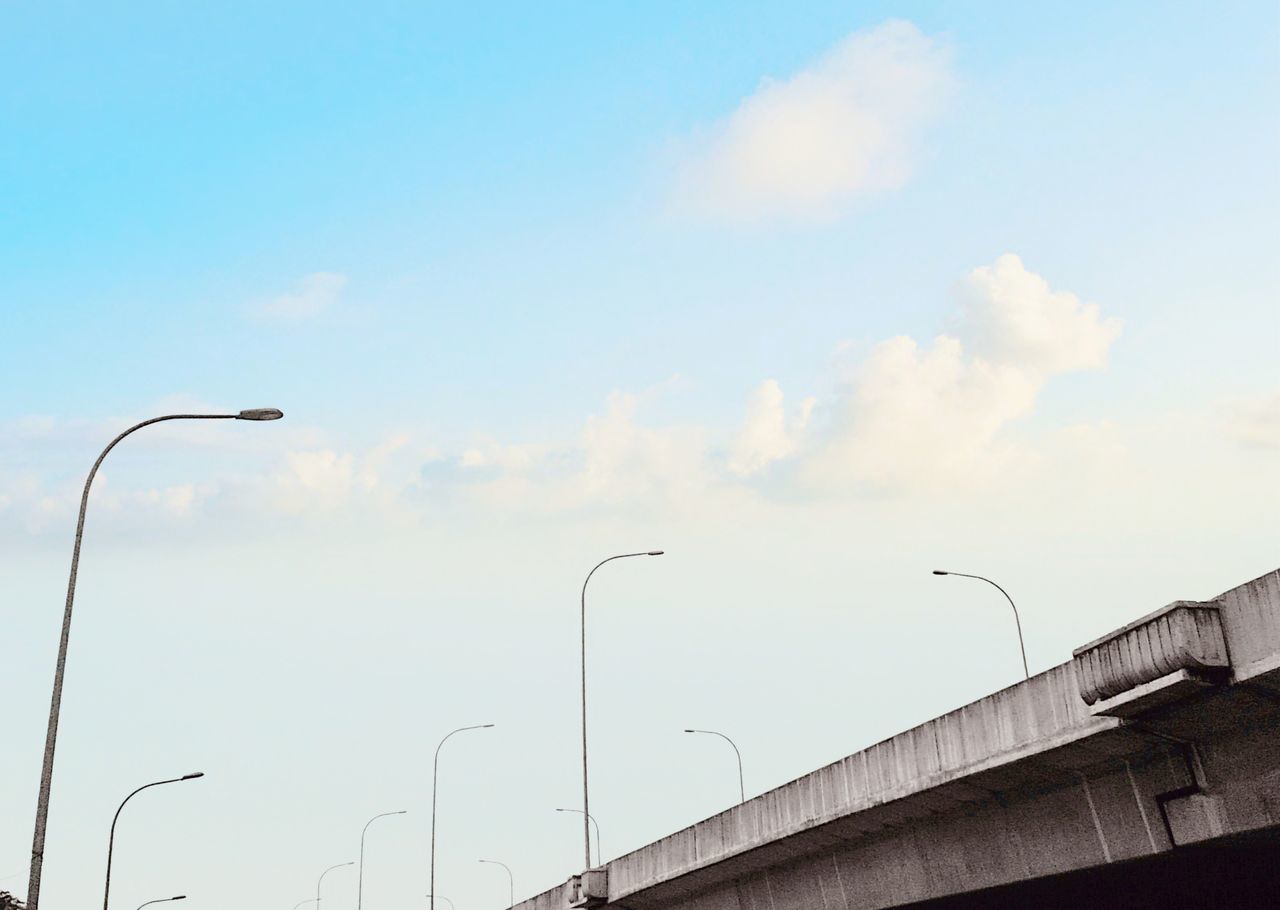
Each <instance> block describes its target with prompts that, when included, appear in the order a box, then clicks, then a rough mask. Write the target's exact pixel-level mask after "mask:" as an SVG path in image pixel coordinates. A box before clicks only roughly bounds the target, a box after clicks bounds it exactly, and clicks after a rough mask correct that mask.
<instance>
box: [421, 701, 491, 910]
mask: <svg viewBox="0 0 1280 910" xmlns="http://www.w3.org/2000/svg"><path fill="white" fill-rule="evenodd" d="M492 726H493V724H472V725H471V726H469V727H459V728H458V729H456V730H454V731H452V732H450V733H446V734H445V737H444V739H442V740H440V743H439V745H437V746H436V757H435V758H434V759H433V760H432V762H431V893H430V894H428V895H427V897H429V898H431V910H436V899H435V891H436V780H437V778H438V776H439V771H440V749H441V747H442V746H444V744H445V743H446V742H448V740H449V737H450V736H453V735H454V734H456V733H462V732H464V731H466V730H488V729H489V728H490V727H492Z"/></svg>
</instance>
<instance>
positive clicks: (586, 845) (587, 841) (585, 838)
mask: <svg viewBox="0 0 1280 910" xmlns="http://www.w3.org/2000/svg"><path fill="white" fill-rule="evenodd" d="M663 552H664V551H663V550H644V551H642V552H640V553H619V554H618V555H617V556H610V557H609V558H608V559H602V560H600V561H599V562H598V563H596V565H595V568H593V569H592V570H591V571H590V572H588V573H587V577H586V580H585V581H583V582H582V814H583V815H584V816H585V818H583V819H582V844H583V852H584V854H585V856H586V863H587V868H588V869H590V868H591V828H590V827H589V825H588V821H587V819H589V818H590V817H591V814H590V813H591V803H590V797H589V795H588V789H587V585H588V584H589V583H590V582H591V576H592V575H595V574H596V569H599V568H600V567H601V566H602V565H604V564H605V563H607V562H613V561H614V560H615V559H630V558H631V557H632V556H661V555H662V554H663ZM598 842H599V838H598V837H597V843H598Z"/></svg>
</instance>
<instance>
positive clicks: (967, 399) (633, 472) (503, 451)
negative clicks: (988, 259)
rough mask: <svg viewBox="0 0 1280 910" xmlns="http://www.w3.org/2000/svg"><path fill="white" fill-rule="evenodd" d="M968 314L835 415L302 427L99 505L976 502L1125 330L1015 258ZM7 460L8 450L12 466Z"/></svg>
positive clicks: (18, 501) (894, 355) (883, 369)
mask: <svg viewBox="0 0 1280 910" xmlns="http://www.w3.org/2000/svg"><path fill="white" fill-rule="evenodd" d="M961 303H962V305H961V308H960V316H959V318H958V320H957V327H958V328H957V331H956V333H955V334H954V335H951V334H943V335H939V336H938V337H936V338H934V339H933V340H932V341H930V342H925V343H922V342H919V341H917V340H915V339H913V338H909V337H906V336H898V337H893V338H889V339H887V340H885V341H882V342H881V343H879V344H878V345H875V346H874V347H873V348H872V349H871V350H870V352H869V353H868V354H867V355H866V356H865V358H863V360H862V362H861V363H860V364H858V365H857V368H856V370H854V371H853V372H852V373H850V374H849V378H848V380H847V382H845V384H844V385H843V386H841V387H839V388H838V389H837V391H836V392H834V393H832V394H830V395H827V396H824V397H823V398H822V399H821V400H818V399H814V398H805V399H803V400H800V401H799V402H798V403H797V404H795V405H789V404H788V402H787V399H786V397H785V396H784V393H783V390H782V388H781V386H780V385H779V384H778V382H777V381H776V380H773V379H767V380H765V381H763V382H761V383H760V384H759V385H758V386H757V387H756V388H755V389H754V390H753V391H752V392H751V394H750V395H749V398H748V401H747V403H746V415H745V419H744V420H743V421H742V423H741V424H740V425H739V426H738V427H737V428H736V429H734V430H722V429H719V428H717V427H712V426H696V425H695V426H689V425H671V424H663V423H662V422H661V421H657V422H655V421H654V420H653V419H652V418H649V419H642V418H644V417H648V414H647V412H648V411H649V409H650V408H651V405H652V403H653V401H652V399H653V398H654V397H655V392H656V391H658V390H650V391H649V392H647V393H644V394H640V395H635V394H625V393H621V392H615V393H614V394H612V395H611V396H609V398H608V400H607V402H606V403H605V406H604V407H603V408H602V409H601V410H600V411H599V412H598V413H596V414H593V415H591V416H589V417H587V418H586V419H585V420H584V422H583V424H582V427H581V430H580V432H579V433H578V434H576V435H574V436H569V437H564V438H559V439H551V440H546V441H537V442H529V441H520V440H515V441H510V440H495V439H487V440H482V441H478V442H476V443H475V444H472V445H469V446H459V447H457V448H455V449H454V450H453V451H452V452H441V451H439V450H436V449H431V448H429V447H428V446H426V445H424V444H423V443H422V442H421V441H419V442H417V443H413V441H412V437H411V436H410V435H408V434H399V435H396V436H392V437H390V438H388V439H386V440H385V441H384V442H382V443H381V444H380V445H378V446H376V447H374V448H372V449H369V450H365V451H356V452H350V451H344V450H342V449H341V448H336V447H334V445H333V444H332V442H326V441H324V440H323V439H320V438H317V437H316V435H315V434H313V433H308V432H307V431H306V430H305V428H301V429H298V430H295V431H294V435H291V436H286V437H284V439H286V440H287V443H286V445H285V446H284V447H283V448H284V450H285V453H286V454H284V455H283V456H277V457H278V458H279V461H277V468H276V470H275V472H274V473H272V472H271V471H270V470H269V469H268V470H267V471H264V472H262V473H255V472H250V475H248V476H246V475H241V476H239V477H235V476H224V477H222V478H221V479H219V478H218V475H217V473H216V471H215V470H209V471H205V470H203V469H202V470H200V471H199V472H197V473H198V475H199V476H201V477H207V478H209V484H208V486H207V487H201V488H194V487H191V486H190V485H185V484H175V485H173V486H171V487H165V488H157V489H153V490H144V491H142V492H129V491H127V490H122V491H121V492H117V491H116V490H115V489H114V487H113V485H112V484H110V483H109V482H108V481H109V478H107V477H104V478H102V479H101V483H100V485H99V486H98V487H97V488H96V495H95V500H96V501H98V502H99V506H100V507H101V508H103V509H104V510H105V511H107V512H112V511H115V512H121V513H129V514H132V513H133V512H134V511H144V512H147V513H150V516H151V518H149V519H148V520H153V519H154V518H155V517H157V515H158V516H160V517H164V518H166V519H168V520H174V521H177V520H184V519H188V518H190V517H191V516H192V515H193V514H199V515H200V516H202V517H203V518H205V519H212V518H216V517H219V516H222V515H230V514H232V513H236V514H243V513H244V512H245V511H252V510H260V509H262V507H263V504H266V505H267V506H268V507H269V510H270V511H274V512H275V513H277V514H278V515H279V516H281V517H282V519H287V517H288V516H290V515H299V514H302V515H306V516H309V517H314V516H316V515H319V514H323V513H332V514H334V515H335V516H340V517H341V518H342V520H346V517H348V516H352V515H358V514H363V515H367V516H369V517H371V518H372V519H374V520H377V521H382V520H384V519H385V518H387V517H403V518H406V519H408V520H414V516H415V515H421V514H423V512H424V509H423V506H424V504H429V507H428V508H429V509H435V508H436V507H438V506H440V505H442V504H447V505H449V506H451V507H453V506H456V507H459V508H468V507H471V506H475V507H480V508H497V509H514V510H526V511H530V512H533V513H542V514H553V513H570V512H579V511H581V512H590V511H594V510H601V509H607V510H611V511H613V510H619V509H623V508H644V509H667V510H670V511H673V512H677V513H678V512H679V511H681V510H687V509H694V508H703V507H707V506H708V504H709V503H716V504H719V505H725V504H730V503H735V502H744V501H747V500H749V499H757V498H759V497H764V498H771V497H774V496H783V497H790V496H796V495H817V496H821V497H828V496H832V495H838V494H841V493H848V492H853V493H867V492H875V493H880V492H905V493H912V492H926V493H927V492H934V491H936V490H938V489H940V488H951V489H975V488H980V487H981V486H982V485H983V484H984V483H985V482H988V481H991V480H994V479H996V478H1001V479H1003V480H1007V479H1008V478H1009V477H1010V476H1011V475H1010V471H1012V470H1014V469H1016V470H1017V471H1020V472H1022V473H1024V474H1029V473H1034V472H1036V471H1039V470H1040V469H1039V468H1037V467H1035V465H1036V464H1044V463H1045V462H1044V460H1043V459H1042V458H1040V453H1041V452H1042V451H1043V450H1046V449H1054V448H1061V441H1059V442H1057V443H1052V444H1050V443H1046V442H1045V439H1046V437H1044V436H1039V437H1034V438H1029V437H1026V436H1018V435H1016V434H1015V433H1014V432H1012V428H1013V427H1014V426H1015V425H1016V424H1017V422H1018V421H1019V420H1020V419H1022V418H1025V417H1026V416H1027V415H1029V414H1030V413H1032V411H1033V410H1034V408H1035V405H1036V401H1037V398H1038V396H1039V395H1040V393H1041V391H1042V389H1043V388H1044V386H1045V384H1046V383H1047V382H1049V381H1051V380H1052V379H1053V378H1054V377H1055V376H1059V375H1062V374H1064V373H1068V372H1071V371H1076V370H1089V369H1098V368H1101V367H1103V366H1104V365H1105V363H1106V359H1107V356H1108V352H1109V349H1110V347H1111V345H1112V343H1113V342H1114V340H1115V338H1116V337H1117V335H1118V333H1119V331H1120V326H1119V323H1117V322H1116V321H1115V320H1113V319H1106V318H1104V317H1103V316H1102V314H1101V313H1100V312H1099V310H1098V308H1097V307H1096V306H1094V305H1092V304H1087V303H1084V302H1082V301H1080V300H1079V299H1077V298H1076V297H1075V296H1074V295H1072V294H1069V293H1066V292H1063V291H1061V290H1055V289H1053V288H1051V287H1050V286H1049V284H1048V283H1047V282H1046V281H1045V280H1044V279H1043V278H1041V277H1040V276H1039V275H1036V274H1035V273H1033V272H1031V271H1029V270H1028V269H1027V268H1026V267H1025V266H1024V265H1023V263H1022V262H1021V260H1019V259H1018V258H1017V257H1016V256H1012V255H1006V256H1001V257H1000V258H999V259H997V260H996V261H995V262H994V263H992V264H991V265H989V266H984V267H981V268H977V269H974V270H973V271H972V272H971V273H970V274H969V275H968V276H967V277H966V278H965V280H964V281H963V282H962V301H961ZM661 391H663V392H664V393H669V392H670V391H671V389H670V388H666V389H663V390H661ZM1278 402H1280V399H1268V400H1267V401H1266V402H1262V403H1259V404H1258V405H1257V406H1256V407H1251V408H1248V409H1244V410H1242V411H1241V412H1240V415H1239V420H1237V421H1236V423H1235V425H1234V426H1235V429H1236V431H1237V433H1236V435H1237V436H1238V437H1239V438H1240V439H1242V440H1245V441H1247V442H1249V443H1250V444H1252V445H1262V446H1268V445H1270V446H1275V445H1280V437H1278V435H1277V432H1276V428H1277V426H1280V409H1278V407H1277V404H1278ZM14 429H15V432H16V431H17V430H23V431H24V432H25V433H26V434H27V437H28V438H25V439H23V441H22V445H21V446H20V447H18V449H15V454H16V453H17V452H18V451H22V452H27V455H25V456H23V457H26V458H28V459H29V458H30V453H29V451H28V450H30V449H32V447H33V446H34V445H36V444H38V443H39V441H40V440H42V439H46V440H49V439H54V438H60V437H61V435H63V434H64V432H65V431H64V430H63V429H60V428H59V427H58V426H57V425H55V424H52V423H49V422H47V421H45V422H41V421H30V422H26V423H21V424H15V425H14ZM197 429H200V428H194V429H192V430H191V432H195V431H196V430H197ZM104 432H105V431H100V430H98V429H95V432H94V433H93V434H92V435H93V437H94V438H95V439H96V438H98V437H100V436H103V435H104ZM1050 432H1052V430H1051V431H1050ZM0 435H2V434H0ZM11 435H12V434H11ZM232 435H233V436H234V434H232ZM226 438H227V434H221V435H219V436H217V437H210V438H208V439H204V438H199V439H197V438H194V437H192V438H187V437H176V436H175V437H173V438H172V439H171V440H165V439H164V438H162V437H160V436H158V435H157V436H156V437H155V438H154V444H172V443H174V442H180V443H181V444H182V445H183V446H191V445H193V444H194V445H198V446H199V448H200V450H202V451H203V452H204V453H205V454H206V456H208V457H210V458H212V457H214V456H217V457H218V458H228V459H230V460H229V461H226V462H225V463H226V464H228V465H237V466H239V465H242V464H243V463H244V462H243V460H242V455H243V453H240V452H237V451H233V450H226V451H224V449H223V448H222V447H224V446H225V445H226ZM240 438H241V439H242V441H241V443H240V444H242V445H247V444H249V443H250V442H252V444H253V445H255V446H260V447H263V446H265V447H270V448H272V449H275V448H276V447H278V446H279V444H280V441H281V438H280V437H277V438H276V440H275V441H274V442H268V441H266V440H263V439H262V438H260V437H258V436H245V437H240ZM1072 438H1073V439H1076V440H1077V443H1078V444H1077V445H1076V447H1077V448H1081V449H1082V450H1084V449H1088V450H1090V451H1094V450H1096V451H1097V452H1104V454H1105V453H1114V452H1115V451H1117V446H1116V445H1115V444H1114V442H1113V441H1110V440H1109V439H1108V440H1103V442H1105V445H1102V444H1100V443H1098V442H1097V440H1096V438H1095V436H1090V435H1088V434H1081V433H1077V434H1074V436H1073V437H1072ZM5 456H6V452H5V451H4V450H3V448H0V466H4V462H5V460H6V457H5ZM1091 457H1092V456H1091ZM1106 457H1110V455H1107V456H1106ZM9 461H10V469H9V470H5V471H0V514H6V515H8V516H13V517H18V516H20V515H21V516H25V517H26V519H27V523H28V525H29V526H41V527H46V526H49V525H50V523H51V522H52V521H53V520H54V519H57V521H60V522H65V521H66V520H68V516H70V515H72V514H73V512H74V505H75V497H76V495H77V493H78V486H77V484H78V483H79V480H78V478H79V473H78V472H79V469H80V467H81V465H80V462H79V461H76V462H75V464H74V465H73V467H74V468H75V470H74V471H72V472H71V473H70V474H69V475H68V476H67V478H66V479H65V482H59V483H57V484H55V485H53V486H52V487H50V485H49V484H48V483H47V481H46V480H42V479H41V478H42V477H43V476H44V475H42V474H41V473H40V471H39V470H36V469H33V468H32V467H30V466H29V465H25V464H23V463H21V462H20V461H16V460H13V459H9ZM1055 463H1056V464H1059V466H1060V464H1061V462H1060V461H1059V462H1055ZM234 470H236V471H239V470H240V467H236V468H235V469H234ZM122 505H127V506H128V508H120V506H122Z"/></svg>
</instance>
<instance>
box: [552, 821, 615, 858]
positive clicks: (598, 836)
mask: <svg viewBox="0 0 1280 910" xmlns="http://www.w3.org/2000/svg"><path fill="white" fill-rule="evenodd" d="M556 811H557V812H574V813H577V814H578V815H586V813H585V812H583V811H582V810H581V809H557V810H556ZM587 820H588V821H590V822H591V824H593V825H595V826H596V863H597V864H599V863H602V862H604V853H602V852H601V851H600V824H599V822H597V821H596V819H595V816H594V815H587ZM587 865H588V866H590V865H591V862H590V860H588V861H587Z"/></svg>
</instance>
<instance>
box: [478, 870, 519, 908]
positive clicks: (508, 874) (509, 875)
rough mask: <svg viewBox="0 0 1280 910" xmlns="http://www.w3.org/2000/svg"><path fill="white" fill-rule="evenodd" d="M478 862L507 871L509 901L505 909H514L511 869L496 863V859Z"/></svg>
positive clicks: (513, 885) (513, 877) (514, 893)
mask: <svg viewBox="0 0 1280 910" xmlns="http://www.w3.org/2000/svg"><path fill="white" fill-rule="evenodd" d="M480 862H482V863H489V864H490V865H492V866H501V867H502V868H504V869H506V870H507V886H508V889H509V892H510V900H509V901H508V902H507V907H508V908H510V907H514V906H515V905H516V877H515V876H514V875H512V874H511V867H510V866H508V865H507V864H506V863H500V862H498V861H497V860H496V859H482V860H480Z"/></svg>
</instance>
